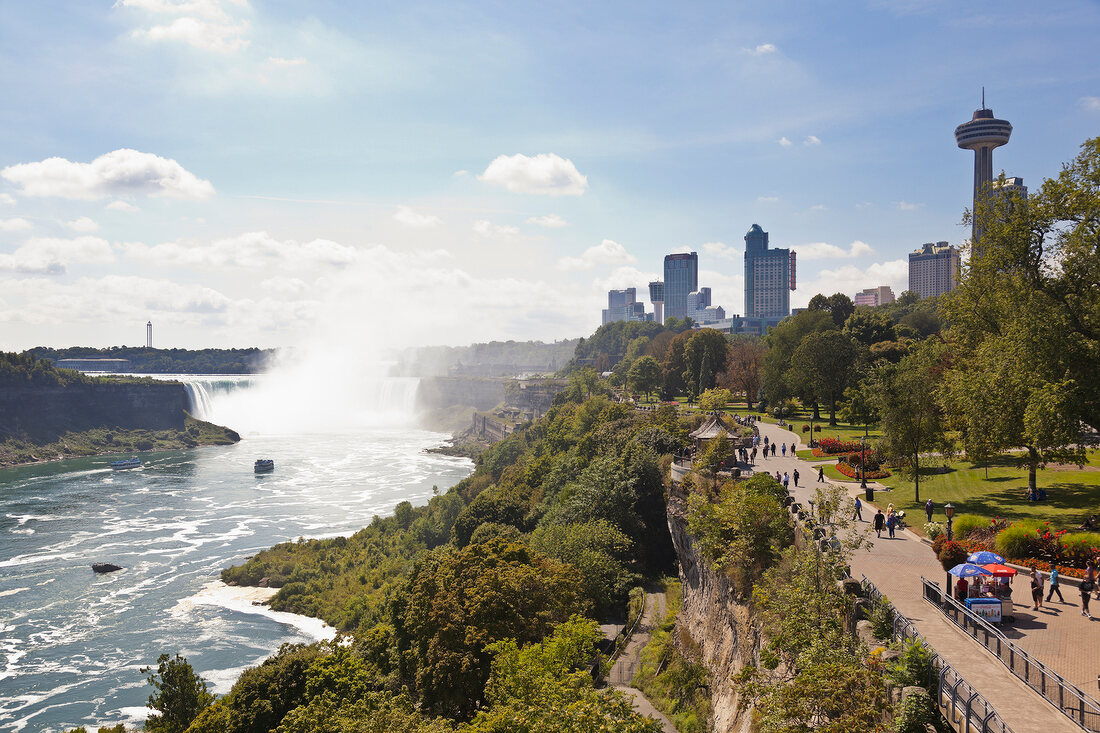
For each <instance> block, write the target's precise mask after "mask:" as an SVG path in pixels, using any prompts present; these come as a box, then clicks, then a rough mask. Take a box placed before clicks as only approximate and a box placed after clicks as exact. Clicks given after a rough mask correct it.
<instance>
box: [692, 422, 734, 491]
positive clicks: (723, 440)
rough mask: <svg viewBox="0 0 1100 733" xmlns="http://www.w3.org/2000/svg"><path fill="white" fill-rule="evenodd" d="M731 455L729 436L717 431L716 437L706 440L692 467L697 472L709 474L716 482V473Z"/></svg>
mask: <svg viewBox="0 0 1100 733" xmlns="http://www.w3.org/2000/svg"><path fill="white" fill-rule="evenodd" d="M732 455H733V447H732V446H731V445H730V441H729V436H728V435H726V431H725V430H719V431H718V435H717V437H715V438H714V439H713V440H708V441H707V444H706V446H705V447H704V448H703V450H701V451H700V452H699V455H698V456H697V457H696V458H695V460H694V461H692V466H693V468H695V469H696V470H698V471H701V472H703V473H706V474H710V475H711V476H714V477H715V480H717V475H718V471H719V470H720V469H721V468H722V464H723V463H725V462H726V460H727V459H728V458H729V457H730V456H732Z"/></svg>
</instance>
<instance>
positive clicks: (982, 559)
mask: <svg viewBox="0 0 1100 733" xmlns="http://www.w3.org/2000/svg"><path fill="white" fill-rule="evenodd" d="M966 561H967V562H972V563H974V564H975V565H994V564H997V565H1003V564H1004V561H1005V559H1004V558H1003V557H1001V556H1000V555H998V554H997V553H995V552H990V551H989V550H982V551H981V552H972V553H970V556H969V557H967V558H966Z"/></svg>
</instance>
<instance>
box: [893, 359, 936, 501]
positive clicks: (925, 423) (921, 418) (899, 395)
mask: <svg viewBox="0 0 1100 733" xmlns="http://www.w3.org/2000/svg"><path fill="white" fill-rule="evenodd" d="M939 357H940V355H939V353H938V350H937V348H936V347H935V346H934V345H932V344H929V343H927V342H925V343H924V344H922V345H921V347H920V348H918V349H917V350H916V351H914V353H912V354H910V355H909V356H907V357H905V358H904V359H902V360H901V361H900V362H899V363H898V364H891V365H888V366H885V367H883V368H882V370H881V371H880V379H879V380H878V388H877V390H876V394H877V396H878V412H879V415H880V416H881V418H882V421H881V423H880V425H879V429H880V430H881V431H882V435H883V440H882V443H881V447H882V449H883V451H884V453H885V454H886V455H887V457H890V458H893V459H896V460H897V461H900V462H901V468H902V472H903V474H907V475H908V476H909V477H910V478H912V480H913V486H914V501H917V502H919V501H920V467H921V463H922V462H923V461H924V460H925V459H924V456H925V455H926V454H928V453H941V454H945V455H946V454H948V453H949V452H950V448H951V446H950V442H949V440H948V438H947V434H946V431H945V424H944V420H943V413H942V410H941V408H940V405H939V403H938V402H937V400H936V389H937V387H938V386H939V381H940V380H939V372H940V371H941V367H940V358H939Z"/></svg>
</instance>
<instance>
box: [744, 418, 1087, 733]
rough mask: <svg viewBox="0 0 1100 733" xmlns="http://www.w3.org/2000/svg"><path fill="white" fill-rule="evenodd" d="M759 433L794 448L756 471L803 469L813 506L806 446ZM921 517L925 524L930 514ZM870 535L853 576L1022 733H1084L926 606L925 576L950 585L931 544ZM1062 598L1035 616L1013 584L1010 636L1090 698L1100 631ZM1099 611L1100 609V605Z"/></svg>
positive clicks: (779, 434) (1075, 599)
mask: <svg viewBox="0 0 1100 733" xmlns="http://www.w3.org/2000/svg"><path fill="white" fill-rule="evenodd" d="M757 427H758V428H759V429H760V436H761V440H763V438H764V436H767V437H768V439H769V441H770V442H775V441H778V442H779V443H780V444H782V443H786V444H787V449H788V450H787V456H786V457H784V456H782V455H780V454H777V455H776V457H775V458H771V457H769V458H767V459H760V458H758V459H757V462H756V465H755V466H754V470H756V471H757V472H765V471H766V472H768V473H771V474H773V475H774V474H775V472H776V471H779V472H780V474H782V473H783V472H787V473H790V474H793V472H794V471H795V470H796V469H797V470H798V472H799V482H798V483H799V485H798V487H795V485H794V482H793V480H792V482H791V484H790V489H791V492H792V493H793V494H794V496H795V499H796V501H799V502H801V503H803V504H806V502H808V500H809V499H812V498H813V496H814V491H815V486H816V485H817V484H816V482H817V468H816V467H815V466H814V465H813V464H811V463H808V462H806V461H803V460H801V459H799V458H797V457H796V456H792V455H791V451H790V446H791V443H792V442H793V443H796V447H804V446H803V444H802V442H801V439H800V437H799V436H797V435H796V434H795V433H793V432H791V431H789V430H785V429H783V428H780V427H779V426H777V425H773V424H770V423H757ZM869 483H871V482H869ZM848 488H849V493H850V494H851V495H852V496H856V495H857V494H858V495H860V496H862V491H861V490H860V489H859V485H858V484H850V485H848ZM882 488H883V487H881V485H879V486H878V489H882ZM889 495H890V494H889V492H887V491H883V492H882V493H881V494H880V493H878V491H876V503H879V504H881V505H882V507H883V508H884V509H885V507H886V505H887V504H888V503H889V501H890V500H889V498H888V497H889ZM868 509H870V511H868ZM873 514H874V509H873V508H870V507H866V508H865V509H864V511H863V519H864V520H865V521H866V522H867V525H866V526H867V527H868V530H869V529H870V523H869V522H870V519H871V516H872V515H873ZM921 519H922V520H923V519H924V517H923V515H922V516H921ZM870 534H871V539H872V542H873V543H874V544H873V546H872V547H871V549H870V550H869V551H867V550H859V551H857V552H856V554H855V557H853V558H852V575H853V576H854V577H856V578H859V577H860V575H861V574H862V575H866V576H867V578H868V579H869V580H871V582H873V583H874V584H875V586H876V587H878V589H879V590H880V591H881V592H882V593H884V594H885V595H886V596H887V597H888V598H889V599H890V601H891V602H892V603H893V604H894V606H895V607H896V608H897V609H898V610H899V611H900V612H901V613H903V614H904V615H905V616H907V617H908V618H909V619H910V620H911V621H913V623H914V624H915V625H916V627H917V629H918V630H919V631H920V633H921V634H922V635H923V636H924V638H925V639H927V640H928V642H929V643H930V644H931V645H932V646H933V647H935V649H936V651H937V652H938V653H939V654H940V656H941V657H943V658H944V659H945V660H946V661H947V662H948V663H949V664H950V665H951V666H952V667H954V668H955V669H956V670H958V672H959V673H960V674H961V675H963V676H964V677H965V678H966V680H967V681H968V682H969V683H970V684H971V685H972V686H973V687H974V688H975V689H976V690H977V691H978V692H980V693H981V694H982V695H983V696H984V697H985V698H986V699H987V700H988V701H989V703H990V704H991V705H992V706H993V707H994V708H996V710H997V712H998V713H999V714H1000V716H1001V717H1002V718H1003V719H1004V721H1005V722H1006V723H1007V724H1008V725H1009V726H1011V727H1012V728H1013V730H1015V731H1016V733H1025V732H1027V731H1039V730H1041V731H1043V733H1058V732H1061V731H1066V732H1067V733H1069V731H1077V732H1078V733H1080V730H1081V728H1079V727H1078V726H1077V725H1076V724H1074V723H1073V722H1072V721H1071V720H1070V719H1069V718H1067V717H1066V716H1065V715H1063V714H1062V713H1061V712H1059V711H1058V710H1056V709H1055V708H1054V706H1052V705H1051V704H1050V703H1049V702H1047V701H1046V700H1045V699H1043V698H1042V697H1041V696H1040V695H1039V694H1038V693H1036V692H1035V691H1034V690H1032V689H1031V688H1030V687H1028V686H1027V685H1026V684H1024V683H1023V682H1021V681H1020V680H1019V679H1017V678H1016V677H1015V676H1014V675H1012V673H1011V672H1009V671H1008V669H1006V668H1005V667H1004V665H1003V664H1001V662H1000V661H999V660H997V658H996V657H994V656H993V655H992V654H990V653H989V652H987V651H986V650H985V649H984V648H983V647H982V646H981V645H980V644H978V643H977V642H975V641H974V640H973V639H971V638H970V637H969V636H967V635H966V634H965V633H963V632H962V631H961V630H959V629H958V627H956V626H955V625H954V624H953V623H952V622H951V621H949V620H948V619H947V618H946V617H944V615H943V614H942V613H941V612H940V611H939V610H938V609H937V608H936V607H935V606H932V605H931V604H929V603H927V602H926V601H925V600H924V598H923V590H922V587H921V576H924V577H926V578H928V579H929V580H933V581H936V582H938V583H940V584H941V585H943V583H944V582H945V575H946V574H945V573H944V571H943V568H942V567H941V566H940V564H939V561H937V560H936V557H935V555H934V554H933V553H932V550H931V548H930V547H929V546H928V545H926V544H925V543H923V542H921V541H920V538H919V537H918V536H917V535H916V534H914V533H912V532H910V531H908V530H901V531H898V532H897V533H896V539H893V540H891V539H888V538H887V537H886V533H885V532H883V538H882V539H875V537H874V533H873V532H871V533H870ZM1067 591H1073V592H1072V593H1070V592H1067ZM1063 593H1065V595H1066V600H1067V603H1066V604H1065V605H1061V604H1058V603H1057V602H1056V603H1054V604H1051V605H1050V606H1049V608H1050V610H1044V611H1032V610H1031V593H1030V588H1029V586H1028V585H1027V583H1025V582H1024V581H1023V579H1022V578H1021V579H1018V580H1017V581H1016V582H1015V583H1014V584H1013V600H1014V603H1015V612H1016V619H1017V620H1016V622H1015V623H1014V624H1005V625H1004V626H1005V627H1006V629H1005V631H1006V636H1009V638H1011V639H1012V640H1013V641H1014V642H1016V643H1017V644H1019V645H1020V646H1021V647H1023V648H1025V649H1026V650H1027V651H1028V652H1029V653H1031V654H1033V655H1034V656H1035V657H1036V658H1038V659H1039V660H1040V661H1042V662H1043V663H1044V664H1047V665H1048V666H1050V668H1051V669H1053V670H1055V671H1056V672H1058V673H1059V674H1061V675H1062V676H1063V677H1065V678H1066V679H1068V680H1070V681H1071V682H1073V683H1074V684H1076V685H1078V686H1079V687H1081V688H1082V689H1083V690H1084V691H1085V692H1089V691H1090V690H1092V689H1093V687H1092V686H1093V685H1094V684H1096V679H1097V678H1096V672H1097V667H1098V666H1100V661H1098V659H1100V656H1098V652H1100V642H1098V638H1100V637H1098V636H1097V634H1100V626H1093V625H1092V623H1090V622H1089V621H1088V619H1086V618H1084V617H1082V616H1081V615H1080V607H1079V605H1078V604H1079V603H1080V600H1079V596H1078V595H1077V593H1076V589H1073V588H1070V587H1068V586H1067V587H1066V589H1065V590H1064V591H1063ZM1071 596H1072V597H1071ZM1097 605H1098V606H1100V603H1098V604H1097ZM1093 623H1096V622H1093ZM1085 677H1088V679H1087V680H1086V679H1085Z"/></svg>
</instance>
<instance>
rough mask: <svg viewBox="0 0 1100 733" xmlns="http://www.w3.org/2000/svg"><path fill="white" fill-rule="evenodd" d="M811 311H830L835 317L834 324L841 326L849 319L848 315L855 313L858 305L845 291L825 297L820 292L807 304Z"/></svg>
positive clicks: (833, 317) (831, 315) (832, 316)
mask: <svg viewBox="0 0 1100 733" xmlns="http://www.w3.org/2000/svg"><path fill="white" fill-rule="evenodd" d="M807 307H808V310H811V311H823V312H825V313H828V314H829V316H830V317H831V318H832V319H833V325H834V326H836V327H837V328H840V327H841V326H843V325H844V322H845V321H847V320H848V317H849V316H851V315H852V314H853V313H855V310H856V305H855V303H853V302H852V299H851V298H849V297H848V296H847V295H845V294H844V293H833V294H832V295H830V296H828V297H825V296H824V295H822V294H820V293H818V294H817V295H815V296H814V297H812V298H810V303H809V305H808V306H807Z"/></svg>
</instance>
